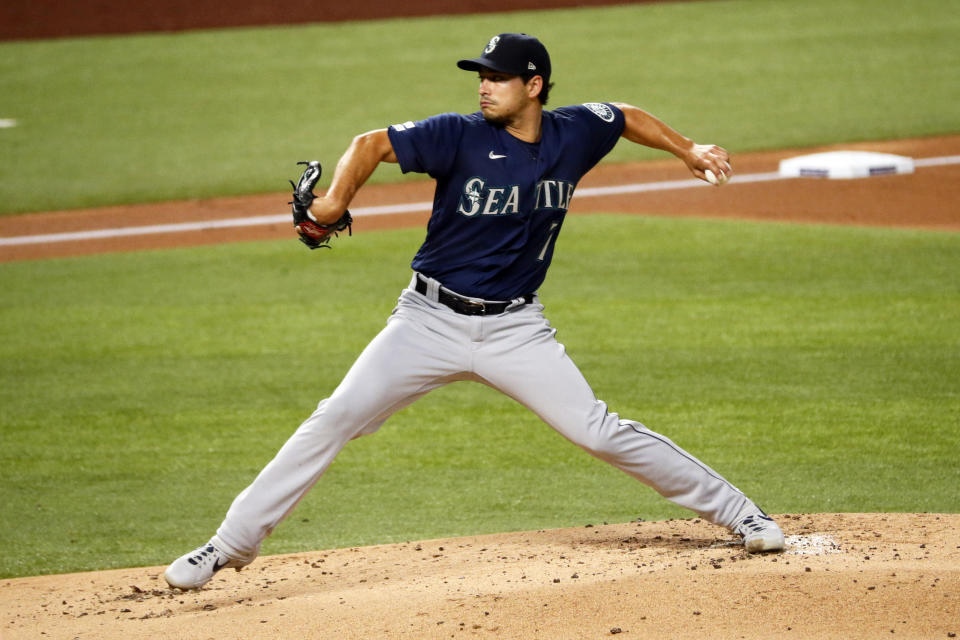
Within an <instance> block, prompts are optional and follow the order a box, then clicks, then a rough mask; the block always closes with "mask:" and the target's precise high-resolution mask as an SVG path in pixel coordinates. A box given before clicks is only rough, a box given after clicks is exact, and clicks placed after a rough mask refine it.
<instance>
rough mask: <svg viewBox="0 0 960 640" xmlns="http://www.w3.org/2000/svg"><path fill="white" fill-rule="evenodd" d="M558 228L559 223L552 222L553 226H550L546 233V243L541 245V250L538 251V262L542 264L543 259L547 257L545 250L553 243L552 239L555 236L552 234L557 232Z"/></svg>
mask: <svg viewBox="0 0 960 640" xmlns="http://www.w3.org/2000/svg"><path fill="white" fill-rule="evenodd" d="M559 226H560V223H559V222H554V223H553V224H551V225H550V231H548V232H547V241H546V242H544V243H543V249H542V250H541V251H540V255H538V256H537V260H538V261H540V262H543V259H544V258H545V257H546V255H547V249H548V248H549V247H550V243H551V242H552V241H553V239H554V238H555V237H556V235H557V234H556V233H554V232H555V231H556V230H557V227H559Z"/></svg>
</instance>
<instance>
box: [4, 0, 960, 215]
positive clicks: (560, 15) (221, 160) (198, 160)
mask: <svg viewBox="0 0 960 640" xmlns="http://www.w3.org/2000/svg"><path fill="white" fill-rule="evenodd" d="M501 31H527V32H531V33H536V34H537V35H539V36H540V37H541V38H542V39H543V41H544V42H545V43H546V44H547V45H548V47H549V48H550V51H551V56H552V58H553V62H554V65H553V66H554V69H555V72H554V80H555V81H556V85H557V86H556V88H555V89H554V93H553V95H552V97H551V102H552V104H554V105H563V104H570V103H580V102H586V101H591V100H622V101H626V102H631V103H634V104H636V105H638V106H641V107H644V108H646V109H647V110H649V111H652V112H653V113H655V114H658V115H660V116H662V117H663V118H665V119H666V120H667V121H668V122H670V123H671V124H673V125H674V126H676V127H677V128H678V129H680V130H681V131H683V132H685V133H687V134H688V135H690V136H691V137H694V138H695V139H699V140H702V141H709V142H716V143H719V144H722V145H724V146H726V147H728V148H729V149H731V150H733V151H735V152H736V151H746V150H750V149H764V148H765V149H773V148H784V147H794V146H806V145H814V144H820V143H833V142H843V141H854V140H868V139H885V138H898V137H906V136H918V135H930V134H938V133H945V132H952V133H955V132H958V131H960V112H958V110H957V107H956V105H957V104H958V103H960V73H958V71H957V69H960V45H958V42H960V12H957V11H956V4H955V3H954V2H953V1H952V0H914V1H912V2H910V3H909V5H905V4H904V3H903V2H900V1H899V0H839V1H838V0H805V1H804V2H795V1H794V0H776V1H774V0H771V1H765V2H751V1H749V0H731V1H724V2H694V3H671V4H664V5H633V6H629V5H627V6H617V7H609V8H604V9H591V10H562V11H549V12H537V13H525V12H517V13H509V14H504V15H481V16H468V17H455V18H449V17H448V18H432V19H416V20H385V21H376V22H365V23H347V24H335V25H310V26H300V27H282V28H263V29H232V30H222V31H207V32H193V33H182V34H149V35H138V36H132V37H103V38H78V39H67V40H55V41H37V42H15V43H0V118H15V119H17V120H18V122H19V123H20V125H19V126H18V127H16V128H13V129H0V150H2V153H0V214H2V213H13V212H24V211H44V210H58V209H62V208H76V207H88V206H96V205H105V204H117V203H130V202H141V201H154V200H166V199H171V198H195V197H206V196H214V195H237V194H244V193H254V192H276V191H282V190H284V189H285V188H286V187H285V185H286V180H287V178H289V177H291V176H292V175H293V174H295V169H296V168H295V166H294V164H293V163H294V162H296V161H297V160H302V159H312V158H318V159H320V160H322V161H323V162H324V163H326V164H327V165H329V166H332V165H333V163H334V162H335V161H336V159H337V157H338V156H339V154H340V153H341V152H342V150H343V149H344V148H345V147H346V145H347V144H348V143H349V141H350V139H351V138H352V137H353V136H354V135H356V134H357V133H360V132H362V131H366V130H369V129H373V128H378V127H385V126H388V125H390V124H393V123H395V122H405V121H407V120H411V119H418V118H422V117H426V116H429V115H432V114H434V113H438V112H443V111H460V112H470V111H474V110H476V108H477V101H476V79H475V76H474V74H470V73H465V72H463V71H460V70H458V69H456V67H455V66H454V64H453V63H454V61H455V60H457V59H459V58H463V57H473V56H475V55H477V54H478V53H479V51H480V49H481V48H482V47H483V45H484V44H485V43H486V41H487V39H488V38H489V37H490V36H491V35H493V34H495V33H499V32H501ZM654 155H655V153H654V152H649V151H643V150H642V149H641V148H639V147H636V146H632V145H620V146H619V148H618V149H616V150H615V151H614V153H613V154H611V156H610V157H609V160H610V161H623V160H632V159H642V158H651V157H654ZM328 177H329V176H328ZM374 179H375V180H382V179H391V180H393V179H396V172H395V171H391V172H389V173H388V174H387V175H384V176H380V175H375V176H374ZM322 184H326V183H322Z"/></svg>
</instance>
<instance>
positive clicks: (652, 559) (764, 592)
mask: <svg viewBox="0 0 960 640" xmlns="http://www.w3.org/2000/svg"><path fill="white" fill-rule="evenodd" d="M778 519H779V520H780V522H781V523H782V524H783V527H784V531H785V533H786V535H787V542H788V548H787V550H786V552H785V553H782V554H772V555H748V554H746V553H744V551H743V550H742V547H740V546H739V545H737V544H736V542H735V540H734V539H733V538H731V537H730V535H729V534H727V533H726V532H725V531H724V530H722V529H719V528H718V527H715V526H713V525H710V524H707V523H706V522H703V521H702V520H698V519H693V520H671V521H666V522H635V523H625V524H612V525H599V526H590V525H587V526H582V527H577V528H571V529H559V530H549V531H531V532H522V533H507V534H497V535H486V536H475V537H464V538H454V539H447V540H429V541H422V542H407V543H402V544H391V545H383V546H375V547H363V548H351V549H339V550H335V551H316V552H312V553H299V554H292V555H284V556H272V557H266V558H261V559H258V560H257V561H255V562H254V563H253V564H252V565H250V566H249V567H247V568H245V569H244V570H242V571H241V572H239V573H237V572H234V571H224V572H222V573H220V574H217V576H216V577H215V578H214V579H213V580H212V581H211V582H210V583H209V584H208V585H207V586H206V587H205V588H204V589H203V590H201V591H194V592H181V591H179V590H172V589H170V588H168V587H167V585H166V583H165V582H164V581H163V578H162V576H161V572H162V570H163V567H149V568H143V569H122V570H116V571H103V572H97V573H80V574H72V575H65V576H46V577H36V578H21V579H15V580H6V581H3V582H2V583H0V602H2V605H0V616H2V619H3V627H2V635H3V637H4V638H9V639H10V640H14V639H19V638H41V637H43V638H68V639H72V638H99V639H113V638H117V639H119V638H125V639H128V638H211V639H218V640H219V639H225V638H418V639H419V638H468V637H470V638H508V639H512V638H517V639H520V638H551V639H553V638H602V637H608V636H612V635H616V636H620V637H633V638H689V637H697V638H841V637H842V638H846V639H850V638H880V637H891V636H893V637H898V638H904V637H906V638H952V637H955V634H956V633H958V632H960V622H958V620H960V573H958V566H960V534H958V531H960V515H955V514H954V515H936V514H922V515H920V514H918V515H904V514H820V515H780V516H778Z"/></svg>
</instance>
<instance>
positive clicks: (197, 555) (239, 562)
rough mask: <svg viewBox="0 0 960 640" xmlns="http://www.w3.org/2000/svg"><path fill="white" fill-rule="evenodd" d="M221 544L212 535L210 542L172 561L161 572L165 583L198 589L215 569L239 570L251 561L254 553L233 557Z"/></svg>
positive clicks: (208, 580) (180, 587)
mask: <svg viewBox="0 0 960 640" xmlns="http://www.w3.org/2000/svg"><path fill="white" fill-rule="evenodd" d="M222 547H223V544H222V543H221V542H220V540H219V539H217V536H213V538H211V539H210V542H208V543H207V544H205V545H203V546H202V547H199V548H198V549H195V550H194V551H191V552H190V553H187V554H184V555H182V556H180V557H179V558H177V559H176V560H174V561H173V563H172V564H171V565H170V566H169V567H167V570H166V571H164V572H163V577H164V579H166V581H167V584H169V585H170V586H171V587H176V588H178V589H184V590H186V589H199V588H200V587H202V586H203V585H205V584H207V583H208V582H210V579H211V578H212V577H213V574H215V573H216V572H217V571H220V569H226V568H227V567H230V568H232V569H236V570H237V571H239V570H240V569H242V568H243V567H245V566H247V565H248V564H250V563H251V562H253V560H254V558H255V557H256V554H254V555H252V556H251V557H247V558H235V557H233V556H231V555H228V554H227V552H226V551H223V550H222Z"/></svg>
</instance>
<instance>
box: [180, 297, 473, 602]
mask: <svg viewBox="0 0 960 640" xmlns="http://www.w3.org/2000/svg"><path fill="white" fill-rule="evenodd" d="M449 316H450V314H434V312H433V310H432V309H431V308H430V307H429V306H427V305H424V304H423V303H422V300H421V299H420V298H419V297H418V296H417V295H410V294H408V293H407V292H404V295H403V296H401V300H400V303H399V304H398V306H397V308H396V309H395V311H394V313H393V315H392V316H391V317H390V319H389V321H388V324H387V327H386V328H384V330H383V331H381V332H380V334H379V335H377V336H376V337H375V338H374V340H373V341H372V342H370V344H369V345H367V347H366V349H364V351H363V353H362V354H361V355H360V357H359V358H358V359H357V360H356V362H355V363H354V364H353V366H352V367H351V368H350V370H349V372H348V373H347V375H346V376H345V377H344V379H343V381H342V382H341V383H340V385H339V386H338V387H337V389H336V390H335V391H334V392H333V393H332V394H331V395H330V397H329V398H327V399H325V400H323V401H322V402H320V404H319V406H318V407H317V410H316V411H314V413H313V414H312V415H311V416H310V417H309V418H308V419H307V420H306V421H304V422H303V423H302V424H301V425H300V427H299V428H298V429H297V430H296V432H295V433H294V434H293V435H292V436H291V437H290V439H289V440H287V442H286V443H285V444H284V445H283V446H282V447H281V449H280V450H279V451H278V453H277V454H276V456H275V457H274V458H273V460H271V461H270V462H269V463H268V464H267V465H266V467H264V469H263V470H262V471H261V472H260V474H259V475H258V476H257V477H256V479H255V480H254V481H253V482H252V483H251V484H250V486H248V487H247V488H246V489H245V490H244V491H243V492H241V493H240V495H238V496H237V498H236V499H235V500H234V501H233V504H232V505H231V506H230V509H229V510H228V512H227V515H226V517H225V519H224V521H223V523H222V524H221V525H220V527H219V529H218V530H217V535H216V536H215V537H214V539H213V540H212V541H211V543H209V544H208V545H207V546H205V547H201V548H200V549H198V550H197V551H195V552H193V554H187V555H186V556H183V557H181V558H180V559H178V560H177V561H176V562H175V563H174V564H172V565H171V567H170V568H169V569H168V570H167V574H166V577H167V581H168V582H170V583H171V584H172V585H174V586H181V587H183V588H195V587H198V586H201V585H202V584H203V583H205V582H206V581H207V580H209V579H210V577H211V576H212V574H213V571H215V570H216V568H219V567H220V566H243V565H245V564H249V562H250V561H252V560H253V558H255V557H256V555H257V553H258V552H259V547H260V543H261V542H262V540H263V539H264V538H266V537H267V536H268V535H269V534H270V532H271V531H272V530H273V529H274V527H276V526H277V525H278V524H279V523H280V522H281V521H282V520H283V519H284V518H285V517H286V516H287V515H288V514H289V513H290V511H291V510H292V509H293V508H294V507H295V506H296V504H297V503H298V502H299V501H300V499H301V498H302V497H303V496H304V495H305V494H306V493H307V492H308V491H309V490H310V488H311V487H312V486H313V485H314V484H315V483H316V482H317V480H319V478H320V477H321V475H322V474H323V472H324V471H325V470H326V469H327V467H328V466H329V465H330V463H331V462H332V461H333V459H334V458H335V457H336V455H337V454H338V453H339V452H340V450H341V449H342V448H343V447H344V446H345V445H346V443H347V442H349V441H350V440H351V439H353V438H356V437H358V436H360V435H364V434H368V433H373V432H374V431H376V430H377V429H378V428H379V427H380V425H381V424H383V422H384V421H385V420H386V419H387V418H388V417H389V416H390V415H392V414H393V413H395V412H396V411H398V410H400V409H401V408H403V407H405V406H407V405H409V404H410V403H411V402H413V401H414V400H416V399H417V398H419V397H421V396H422V395H424V394H426V393H427V392H429V391H430V390H431V389H434V388H436V387H438V386H441V385H443V384H446V383H447V382H451V381H453V380H457V379H462V378H463V377H465V376H466V377H469V374H463V373H462V372H463V370H464V368H465V366H466V364H467V363H468V362H469V353H468V351H467V345H468V340H463V341H462V345H463V346H462V347H461V348H459V349H458V348H457V347H456V341H455V340H453V339H451V337H450V336H455V335H456V332H457V331H458V330H460V327H458V326H456V323H457V322H458V321H459V320H460V319H459V318H451V317H449ZM444 323H453V325H451V326H446V325H445V324H444ZM427 325H429V326H431V327H432V328H433V330H429V331H428V330H425V329H424V327H425V326H427ZM207 549H210V551H209V552H206V550H207ZM219 556H222V559H218V557H219ZM221 560H222V564H221ZM198 563H199V564H200V565H203V567H200V568H198ZM201 568H202V569H203V570H200V569H201ZM211 568H213V571H211Z"/></svg>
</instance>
